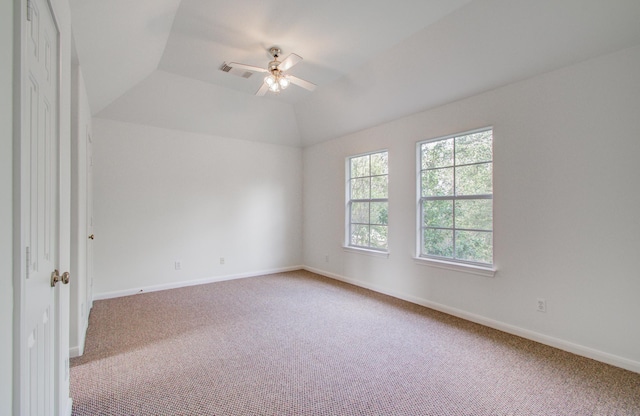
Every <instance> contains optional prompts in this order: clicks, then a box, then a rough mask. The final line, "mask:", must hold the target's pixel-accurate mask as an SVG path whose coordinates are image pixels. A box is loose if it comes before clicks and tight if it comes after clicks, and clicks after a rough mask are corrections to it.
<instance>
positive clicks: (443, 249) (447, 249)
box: [423, 228, 453, 257]
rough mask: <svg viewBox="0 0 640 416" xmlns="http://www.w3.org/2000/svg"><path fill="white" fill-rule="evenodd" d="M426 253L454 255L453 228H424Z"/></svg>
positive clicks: (424, 248) (444, 255)
mask: <svg viewBox="0 0 640 416" xmlns="http://www.w3.org/2000/svg"><path fill="white" fill-rule="evenodd" d="M423 243H424V244H423V250H424V254H428V255H431V256H442V257H453V230H435V229H433V228H427V229H425V230H424V240H423Z"/></svg>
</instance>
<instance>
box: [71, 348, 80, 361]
mask: <svg viewBox="0 0 640 416" xmlns="http://www.w3.org/2000/svg"><path fill="white" fill-rule="evenodd" d="M81 355H82V351H81V349H80V347H71V348H69V358H75V357H80V356H81Z"/></svg>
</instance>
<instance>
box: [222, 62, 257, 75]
mask: <svg viewBox="0 0 640 416" xmlns="http://www.w3.org/2000/svg"><path fill="white" fill-rule="evenodd" d="M220 70H221V71H222V72H228V73H230V74H233V75H236V76H239V77H242V78H249V77H250V76H251V75H253V73H251V72H249V71H245V70H244V69H238V68H234V67H232V66H229V65H227V63H226V62H225V63H223V64H222V67H220Z"/></svg>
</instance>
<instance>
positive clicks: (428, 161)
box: [418, 128, 493, 266]
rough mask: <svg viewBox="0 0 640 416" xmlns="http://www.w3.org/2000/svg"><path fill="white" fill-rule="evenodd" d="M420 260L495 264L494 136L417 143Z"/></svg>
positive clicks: (485, 134) (482, 132)
mask: <svg viewBox="0 0 640 416" xmlns="http://www.w3.org/2000/svg"><path fill="white" fill-rule="evenodd" d="M418 152H419V166H418V170H419V177H418V182H419V195H420V202H419V218H420V248H419V253H420V256H421V257H427V258H435V259H442V260H447V261H455V262H461V263H470V264H476V265H483V266H486V265H492V264H493V130H492V129H491V128H488V129H482V130H474V131H471V132H466V133H462V134H458V135H453V136H446V137H441V138H437V139H433V140H428V141H424V142H420V143H418Z"/></svg>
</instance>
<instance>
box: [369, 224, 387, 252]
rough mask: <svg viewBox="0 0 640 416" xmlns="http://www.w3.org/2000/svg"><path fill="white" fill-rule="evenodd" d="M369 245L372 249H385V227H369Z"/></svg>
mask: <svg viewBox="0 0 640 416" xmlns="http://www.w3.org/2000/svg"><path fill="white" fill-rule="evenodd" d="M370 245H371V247H372V248H379V249H386V248H387V227H386V226H384V225H372V226H371V239H370Z"/></svg>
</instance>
